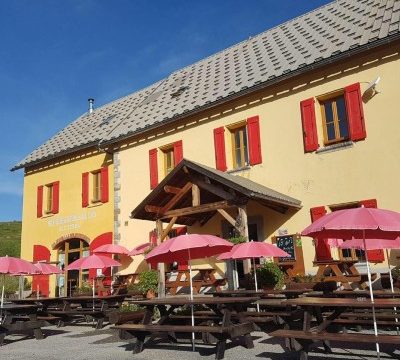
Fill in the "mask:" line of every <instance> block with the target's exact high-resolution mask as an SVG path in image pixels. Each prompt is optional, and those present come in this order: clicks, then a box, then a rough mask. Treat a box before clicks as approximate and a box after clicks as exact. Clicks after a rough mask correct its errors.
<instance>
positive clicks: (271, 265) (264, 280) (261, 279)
mask: <svg viewBox="0 0 400 360" xmlns="http://www.w3.org/2000/svg"><path fill="white" fill-rule="evenodd" d="M257 283H258V285H259V286H260V287H268V286H271V287H274V288H275V289H282V287H283V285H284V283H285V273H284V272H283V271H282V270H281V269H280V268H279V266H278V264H276V263H275V262H265V263H264V264H263V265H262V266H261V267H259V268H258V269H257Z"/></svg>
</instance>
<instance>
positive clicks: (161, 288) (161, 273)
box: [156, 220, 165, 297]
mask: <svg viewBox="0 0 400 360" xmlns="http://www.w3.org/2000/svg"><path fill="white" fill-rule="evenodd" d="M156 228H157V245H160V244H161V242H162V241H163V240H164V239H163V238H162V236H163V223H162V221H161V220H157V221H156ZM157 268H158V297H165V264H164V263H159V264H158V265H157Z"/></svg>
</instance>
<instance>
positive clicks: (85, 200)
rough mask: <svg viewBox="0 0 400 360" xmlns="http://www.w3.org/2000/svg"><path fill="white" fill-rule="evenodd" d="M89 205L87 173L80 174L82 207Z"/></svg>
mask: <svg viewBox="0 0 400 360" xmlns="http://www.w3.org/2000/svg"><path fill="white" fill-rule="evenodd" d="M88 205H89V173H88V172H85V173H83V174H82V207H87V206H88Z"/></svg>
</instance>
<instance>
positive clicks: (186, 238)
mask: <svg viewBox="0 0 400 360" xmlns="http://www.w3.org/2000/svg"><path fill="white" fill-rule="evenodd" d="M232 246H233V244H232V243H230V242H229V241H226V240H224V239H221V238H219V237H217V236H214V235H206V234H185V235H179V236H177V237H174V238H171V239H168V240H166V241H164V242H163V243H161V244H160V245H158V246H157V247H156V248H154V249H153V250H152V251H150V252H149V253H148V254H147V255H146V257H145V259H146V261H147V262H150V263H161V262H173V261H178V262H182V261H187V262H188V263H189V278H190V279H189V281H190V299H191V300H193V284H192V267H191V264H190V260H194V259H203V258H206V257H210V256H214V255H217V254H221V253H223V252H226V251H228V250H229V249H231V248H232ZM191 311H192V326H194V316H193V306H192V307H191ZM192 346H193V350H194V333H192Z"/></svg>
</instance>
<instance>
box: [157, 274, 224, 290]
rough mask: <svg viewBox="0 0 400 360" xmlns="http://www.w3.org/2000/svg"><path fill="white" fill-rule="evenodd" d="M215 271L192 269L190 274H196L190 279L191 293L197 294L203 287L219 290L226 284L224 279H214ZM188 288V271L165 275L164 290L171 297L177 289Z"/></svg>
mask: <svg viewBox="0 0 400 360" xmlns="http://www.w3.org/2000/svg"><path fill="white" fill-rule="evenodd" d="M215 272H216V270H215V269H213V268H208V269H192V274H193V273H196V274H195V275H194V276H193V278H192V286H193V293H194V294H199V293H200V291H201V288H203V287H214V288H215V289H216V290H217V291H220V290H221V286H223V285H225V284H226V279H217V278H216V277H215ZM189 286H190V271H189V269H185V270H176V271H171V272H168V273H167V276H166V281H165V288H166V289H167V290H168V291H169V292H170V294H171V295H176V293H177V292H178V289H179V288H182V287H189Z"/></svg>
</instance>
